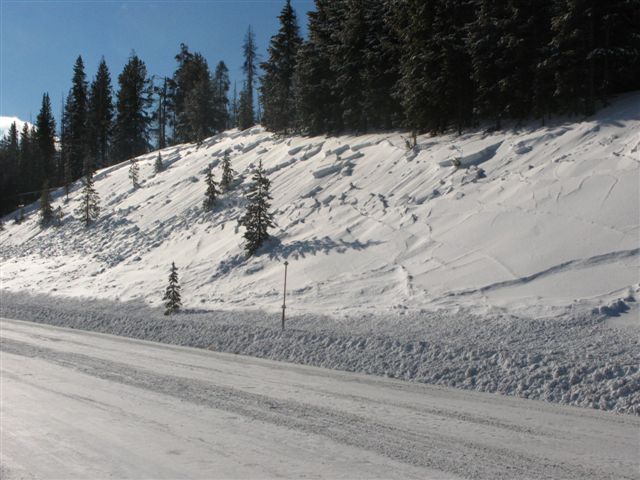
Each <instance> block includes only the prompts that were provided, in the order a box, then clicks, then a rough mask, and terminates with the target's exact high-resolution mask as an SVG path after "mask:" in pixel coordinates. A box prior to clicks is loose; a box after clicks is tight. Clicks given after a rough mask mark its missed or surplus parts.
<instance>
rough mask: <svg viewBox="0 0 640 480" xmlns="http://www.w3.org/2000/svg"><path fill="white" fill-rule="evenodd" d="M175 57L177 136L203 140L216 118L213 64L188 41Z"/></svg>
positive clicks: (181, 139) (176, 138)
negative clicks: (212, 78)
mask: <svg viewBox="0 0 640 480" xmlns="http://www.w3.org/2000/svg"><path fill="white" fill-rule="evenodd" d="M175 58H176V61H177V62H178V68H177V69H176V71H175V73H174V74H173V84H172V86H173V89H172V92H171V98H172V106H173V109H174V121H173V129H174V132H173V136H174V138H173V140H174V142H175V143H183V142H192V141H201V140H202V139H203V138H205V137H207V136H208V135H210V134H211V132H212V131H213V129H214V125H215V120H216V119H215V112H214V104H213V102H214V98H213V91H212V90H213V89H212V86H211V79H210V74H209V66H208V64H207V61H206V60H205V58H204V57H203V56H202V55H201V54H199V53H192V52H190V51H189V47H187V46H186V45H185V44H184V43H183V44H180V53H178V55H176V57H175Z"/></svg>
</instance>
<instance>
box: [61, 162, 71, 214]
mask: <svg viewBox="0 0 640 480" xmlns="http://www.w3.org/2000/svg"><path fill="white" fill-rule="evenodd" d="M63 182H64V195H65V199H64V201H65V203H66V202H68V201H69V190H71V163H70V161H69V158H66V159H65V161H64V179H63Z"/></svg>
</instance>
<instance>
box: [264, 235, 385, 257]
mask: <svg viewBox="0 0 640 480" xmlns="http://www.w3.org/2000/svg"><path fill="white" fill-rule="evenodd" d="M381 243H382V242H377V241H371V240H369V241H367V242H365V243H363V242H361V241H359V240H356V241H353V242H347V241H345V240H333V239H332V238H330V237H327V236H325V237H322V238H317V237H314V238H312V239H311V240H295V241H293V242H290V243H286V244H285V243H282V241H281V240H280V239H279V238H273V239H271V240H270V241H269V242H268V243H267V244H265V246H264V248H263V249H262V252H260V255H267V256H268V257H269V258H270V259H271V260H284V259H288V258H290V257H291V258H293V259H294V260H295V259H298V258H305V257H306V256H307V255H317V254H318V253H324V254H325V255H328V254H329V253H330V252H337V253H345V252H346V251H348V250H364V249H365V248H369V247H371V246H374V245H379V244H381Z"/></svg>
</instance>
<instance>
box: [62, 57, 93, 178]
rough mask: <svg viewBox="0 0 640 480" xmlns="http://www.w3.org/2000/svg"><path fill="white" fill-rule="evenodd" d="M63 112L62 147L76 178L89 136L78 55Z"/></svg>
mask: <svg viewBox="0 0 640 480" xmlns="http://www.w3.org/2000/svg"><path fill="white" fill-rule="evenodd" d="M64 113H65V114H64V119H63V122H64V123H65V136H64V141H65V145H63V149H64V151H65V152H66V155H67V156H68V158H69V164H70V166H71V179H72V180H76V179H77V178H80V177H81V176H82V166H83V162H84V158H85V156H86V154H87V149H88V138H89V137H88V135H87V114H88V100H87V81H86V75H85V73H84V63H83V61H82V57H81V56H78V58H77V59H76V63H75V65H74V67H73V79H72V86H71V90H70V92H69V95H68V96H67V103H66V105H65V112H64Z"/></svg>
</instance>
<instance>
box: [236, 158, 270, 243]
mask: <svg viewBox="0 0 640 480" xmlns="http://www.w3.org/2000/svg"><path fill="white" fill-rule="evenodd" d="M270 186H271V182H270V181H269V179H268V178H267V177H266V176H265V172H264V169H263V168H262V160H260V163H259V164H258V168H256V170H255V172H254V174H253V183H252V185H251V187H250V188H249V191H248V193H247V201H248V205H247V211H246V213H245V214H244V216H243V217H242V218H241V219H240V224H241V225H242V226H244V227H245V232H244V238H245V240H246V244H245V250H246V252H247V254H248V255H250V256H251V255H253V254H255V253H256V251H257V250H258V249H259V248H260V247H261V246H262V244H263V243H264V242H265V240H267V239H268V238H269V232H268V230H269V228H273V227H274V226H275V223H274V221H273V214H272V213H271V212H270V211H269V209H270V208H271V203H270V202H269V200H271V199H272V197H271V195H270V194H269V187H270Z"/></svg>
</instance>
